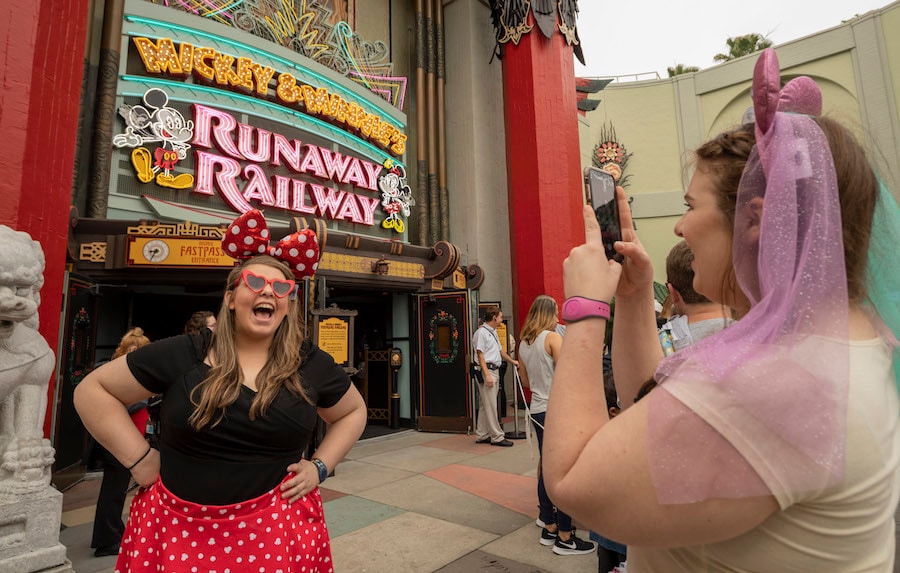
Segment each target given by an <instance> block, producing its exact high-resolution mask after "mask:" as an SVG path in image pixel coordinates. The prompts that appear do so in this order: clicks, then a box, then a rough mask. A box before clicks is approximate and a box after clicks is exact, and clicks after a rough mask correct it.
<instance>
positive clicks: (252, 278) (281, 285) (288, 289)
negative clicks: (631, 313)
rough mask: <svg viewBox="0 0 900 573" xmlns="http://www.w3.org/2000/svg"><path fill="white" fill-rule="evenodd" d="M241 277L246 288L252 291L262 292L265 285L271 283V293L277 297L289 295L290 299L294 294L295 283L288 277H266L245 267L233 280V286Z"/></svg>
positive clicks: (295, 289)
mask: <svg viewBox="0 0 900 573" xmlns="http://www.w3.org/2000/svg"><path fill="white" fill-rule="evenodd" d="M241 279H243V280H244V284H245V285H247V288H248V289H250V290H252V291H253V292H262V291H263V290H264V289H265V288H266V285H271V287H272V294H274V295H275V296H277V297H278V298H284V297H286V296H288V295H291V299H293V298H295V296H296V291H297V283H296V282H294V281H292V280H289V279H267V278H266V277H261V276H259V275H257V274H254V273H253V272H252V271H249V270H247V269H244V270H243V271H241V276H240V278H238V280H237V281H235V283H234V286H237V285H238V282H240V281H241Z"/></svg>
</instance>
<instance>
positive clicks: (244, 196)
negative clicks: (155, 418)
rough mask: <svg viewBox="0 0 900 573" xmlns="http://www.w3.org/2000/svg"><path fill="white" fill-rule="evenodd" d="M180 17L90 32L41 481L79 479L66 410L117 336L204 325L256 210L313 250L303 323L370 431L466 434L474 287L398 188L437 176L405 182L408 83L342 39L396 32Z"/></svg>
mask: <svg viewBox="0 0 900 573" xmlns="http://www.w3.org/2000/svg"><path fill="white" fill-rule="evenodd" d="M178 4H180V7H179V6H176V5H175V3H171V2H152V1H145V0H124V1H112V2H107V3H106V6H105V9H104V10H99V9H98V13H96V14H95V18H94V25H93V36H94V37H95V39H96V40H97V42H96V43H95V44H94V45H93V47H92V48H91V50H92V51H93V53H92V57H93V58H95V59H96V60H97V66H96V68H97V69H96V73H97V81H96V88H93V86H92V85H89V86H88V87H87V88H86V91H85V96H84V100H85V101H84V102H83V117H82V122H81V125H80V127H79V131H80V133H81V134H82V135H83V137H80V138H79V141H80V143H79V145H80V147H79V150H78V152H77V154H78V158H79V165H77V166H76V171H77V173H76V183H77V184H76V191H75V194H74V197H73V206H72V209H71V213H70V233H69V244H68V260H69V263H68V267H67V273H66V283H65V298H64V308H63V317H64V318H63V326H62V328H61V330H63V331H64V334H63V338H62V340H63V341H64V344H63V349H62V354H63V356H62V357H61V361H60V362H61V365H62V369H61V375H60V378H59V383H58V384H57V387H56V398H57V399H56V401H55V404H56V406H55V408H54V411H53V412H52V415H53V433H54V438H55V446H56V448H57V462H56V468H55V469H56V470H57V471H61V470H67V468H68V470H67V472H68V473H73V471H72V468H78V467H79V466H81V465H83V458H84V444H85V434H84V431H83V429H82V428H81V425H80V422H79V420H78V419H77V415H76V414H75V412H74V409H73V407H72V401H71V396H72V392H73V390H74V388H75V386H77V384H78V383H79V381H80V380H81V379H82V378H83V377H84V376H85V375H86V374H87V372H89V371H90V369H91V368H92V367H93V366H94V365H95V364H96V363H98V362H100V361H102V360H103V359H105V358H107V357H108V356H109V355H110V354H111V353H112V351H113V350H114V348H115V346H116V344H117V341H118V339H119V338H120V337H121V335H122V334H123V333H124V332H125V331H126V330H127V329H128V328H130V327H132V326H139V327H141V328H143V329H144V331H145V333H146V334H147V335H148V336H149V337H150V338H151V340H157V339H160V338H164V337H167V336H172V335H176V334H179V333H181V331H182V329H183V328H184V324H185V321H186V320H187V319H188V318H189V317H190V315H191V314H192V313H193V312H195V311H200V310H209V311H212V312H218V310H219V304H220V301H221V296H222V293H223V282H224V280H225V277H226V275H227V274H228V272H229V270H230V269H231V268H232V267H233V266H234V264H235V260H234V259H231V258H230V257H228V256H227V255H226V254H225V253H224V252H223V251H222V249H221V248H220V243H221V237H222V235H223V233H224V232H225V229H226V228H227V225H228V224H229V223H230V222H231V221H233V220H234V219H235V218H236V217H237V216H238V215H240V214H241V213H244V212H247V211H249V210H251V209H259V210H261V211H262V212H263V213H264V216H265V219H266V222H267V225H268V227H269V230H270V234H271V236H272V238H273V240H277V239H279V238H281V237H282V236H285V235H287V234H289V233H291V232H294V231H296V230H299V229H312V230H313V231H314V232H315V233H316V235H317V238H318V240H319V244H320V247H321V258H320V262H319V266H318V270H317V272H316V275H315V277H313V278H311V279H304V281H303V284H302V290H301V293H300V296H302V305H301V306H302V312H303V314H304V317H305V319H306V321H307V325H308V330H309V335H310V336H311V337H312V338H313V340H314V341H316V342H317V343H318V344H319V345H320V346H321V347H322V348H323V349H325V350H326V351H328V352H329V353H330V354H331V355H332V356H333V357H334V358H335V360H336V362H338V363H339V364H341V365H342V366H343V367H344V368H345V370H346V371H347V372H348V373H349V374H350V375H351V378H352V379H353V381H354V383H355V384H356V385H357V387H358V388H359V390H360V391H361V392H362V394H363V397H364V398H365V400H366V403H367V406H368V412H369V423H370V424H374V425H379V424H380V425H384V426H387V427H391V428H398V427H400V428H403V427H411V428H418V429H423V430H432V431H451V432H465V431H468V430H469V429H470V428H471V427H472V420H473V405H472V404H473V399H474V398H473V394H472V388H471V381H470V379H469V372H468V364H469V362H470V361H469V358H468V356H469V352H470V349H469V338H470V333H471V331H472V330H473V329H474V327H473V322H475V321H477V308H478V290H477V289H478V288H479V287H480V286H481V284H482V282H483V281H484V274H483V272H482V269H481V268H480V267H479V266H478V265H477V264H470V263H468V262H467V261H466V260H465V257H464V255H463V253H462V252H461V250H460V248H459V247H458V246H457V245H455V244H454V243H452V242H450V241H449V240H448V238H447V236H446V234H442V233H441V232H440V222H438V223H437V225H435V226H434V227H431V221H430V220H428V219H429V217H431V216H432V213H431V212H430V209H424V208H423V207H430V206H428V205H422V204H421V201H420V202H419V204H418V205H417V204H416V200H415V199H414V194H413V193H412V190H411V183H412V184H413V185H414V184H415V181H416V180H418V181H422V180H426V181H427V180H428V179H429V178H430V176H431V175H432V173H431V171H435V170H436V167H433V168H431V169H430V170H429V169H426V171H425V173H424V175H423V174H420V173H413V174H410V173H409V172H410V157H413V158H415V157H416V156H415V154H414V153H411V151H410V148H409V146H410V143H411V140H410V132H411V128H410V126H409V118H408V116H407V114H406V112H405V111H404V109H408V108H409V107H410V105H409V101H408V99H409V94H407V76H408V75H409V74H410V70H398V69H396V68H397V67H398V66H394V65H393V64H392V63H391V61H390V60H389V59H388V58H387V55H389V54H388V53H387V52H388V51H389V50H388V49H387V46H386V45H385V43H384V42H383V41H380V40H378V41H369V40H367V39H365V38H363V37H362V36H361V35H360V34H359V33H357V32H356V31H354V29H353V28H352V23H353V21H354V20H357V19H359V18H360V17H361V16H360V15H361V14H362V15H369V16H375V17H377V18H380V19H381V20H383V22H384V25H385V26H387V27H388V28H390V27H391V25H392V20H391V16H390V14H389V12H390V11H389V10H382V9H380V8H379V9H377V10H376V9H374V8H373V7H372V6H369V7H368V8H360V7H358V6H357V3H356V2H353V1H349V2H348V1H347V0H343V1H334V2H331V1H318V2H305V1H304V2H245V3H228V2H225V3H220V2H212V3H206V6H205V8H201V7H200V4H199V3H197V6H195V7H193V8H190V9H188V8H186V6H187V5H188V3H178ZM192 4H193V3H192ZM388 4H390V3H388ZM436 4H440V2H437V3H436ZM213 8H215V9H213ZM406 17H414V13H412V12H410V14H407V15H406ZM395 20H396V18H395ZM394 25H396V22H394ZM407 51H408V49H407ZM401 53H402V50H401ZM89 55H91V54H89ZM401 59H402V58H401ZM423 104H424V102H421V103H420V104H419V106H420V107H422V106H423ZM419 137H422V138H427V137H429V136H428V135H427V134H422V133H421V132H420V134H419ZM418 163H421V162H417V164H414V165H416V167H414V168H413V169H416V168H421V165H418ZM411 175H414V176H415V178H414V177H411ZM434 179H435V181H437V180H438V178H436V177H435V178H434ZM434 191H435V195H434V196H435V197H436V199H435V205H438V204H439V202H440V190H439V188H437V187H435V189H434ZM426 201H428V198H427V196H426ZM434 208H435V209H438V207H434ZM423 215H424V217H425V219H426V221H425V222H424V223H423V221H422V217H423ZM440 219H441V217H438V220H440ZM74 473H75V474H77V473H78V472H77V469H76V470H75V471H74ZM67 479H71V476H70V477H69V478H67Z"/></svg>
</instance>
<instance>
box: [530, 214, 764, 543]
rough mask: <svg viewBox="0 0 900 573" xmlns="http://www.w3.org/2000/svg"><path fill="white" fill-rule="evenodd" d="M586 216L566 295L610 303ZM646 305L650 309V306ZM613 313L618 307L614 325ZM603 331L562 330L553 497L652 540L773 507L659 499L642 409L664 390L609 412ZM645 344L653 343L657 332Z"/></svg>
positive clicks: (584, 519)
mask: <svg viewBox="0 0 900 573" xmlns="http://www.w3.org/2000/svg"><path fill="white" fill-rule="evenodd" d="M584 222H585V244H584V245H582V246H580V247H576V248H575V249H573V250H572V252H571V253H570V255H569V257H568V258H567V259H566V261H565V263H564V279H565V291H566V296H567V297H568V296H584V297H588V298H592V299H596V300H604V301H605V300H609V298H610V297H611V296H612V295H613V293H615V292H616V289H617V285H620V276H621V275H622V266H621V265H619V264H618V263H616V262H614V261H607V260H606V256H605V254H604V249H603V245H602V242H601V240H600V229H599V227H598V225H597V222H596V219H595V217H594V214H593V212H592V211H591V209H590V208H585V211H584ZM626 264H627V263H626ZM620 290H621V289H620ZM629 294H631V293H629ZM616 306H617V307H618V300H617V305H616ZM646 306H647V307H648V308H650V310H651V312H652V304H649V302H648V304H647V305H646ZM620 320H623V318H622V316H621V315H620V314H619V308H616V322H617V323H618V322H619V321H620ZM626 320H627V319H626ZM605 329H606V320H604V319H601V318H589V319H585V320H581V321H578V322H575V323H572V324H570V325H569V326H568V327H567V329H566V335H565V336H564V337H563V341H562V350H561V353H560V358H559V361H558V363H557V365H556V371H555V373H554V376H553V385H552V387H551V390H550V400H549V403H548V406H547V418H546V425H545V427H546V430H545V433H544V449H543V455H542V464H543V472H544V482H545V483H546V485H547V490H548V493H549V494H550V498H551V499H552V500H553V501H554V503H555V504H556V505H557V506H559V507H560V509H562V510H563V511H565V512H566V513H569V514H570V515H572V517H574V518H575V519H577V520H578V521H579V522H581V523H582V524H584V525H585V526H588V527H591V528H592V529H594V530H595V531H598V532H599V533H601V534H603V535H606V536H607V537H610V538H612V539H617V540H619V541H621V542H623V543H627V544H628V545H632V544H634V545H646V546H657V547H659V546H684V545H693V544H702V543H710V542H714V541H721V540H724V539H728V538H731V537H734V536H736V535H739V534H740V533H743V532H745V531H747V530H748V529H750V528H752V527H755V526H756V525H758V524H759V523H761V522H762V521H763V520H765V519H766V517H768V516H769V515H771V514H772V513H773V512H774V511H776V510H777V509H778V505H777V503H776V502H775V500H774V498H772V497H770V496H764V497H756V498H742V499H728V500H719V499H713V500H709V501H704V502H700V503H694V504H680V505H661V504H660V503H659V502H658V501H657V496H656V488H655V487H654V484H653V480H652V478H651V473H650V464H649V461H648V452H647V424H648V411H649V402H651V401H652V400H653V399H654V398H655V399H663V398H665V397H666V396H667V393H666V394H665V395H656V396H654V395H653V394H651V396H650V398H649V399H645V400H642V401H641V402H639V403H637V404H635V405H634V406H633V407H631V408H629V409H628V410H626V411H625V412H624V413H622V414H620V415H619V416H616V418H615V419H614V420H610V419H609V410H608V409H607V404H606V399H605V396H604V392H603V374H602V372H603V359H602V349H603V338H604V336H603V335H604V332H605ZM653 342H654V344H655V345H656V346H657V347H658V346H659V342H658V340H657V339H656V338H655V337H654V339H653ZM619 343H621V341H619ZM617 382H618V381H617ZM658 392H660V393H664V391H663V390H658ZM668 399H670V400H672V399H674V398H668ZM685 415H686V416H688V415H691V414H685ZM671 427H672V428H674V430H673V431H678V429H679V428H681V427H682V425H680V424H678V423H676V422H672V424H671ZM611 459H614V460H615V463H611V462H610V460H611Z"/></svg>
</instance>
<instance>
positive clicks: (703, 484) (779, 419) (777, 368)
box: [648, 50, 849, 503]
mask: <svg viewBox="0 0 900 573" xmlns="http://www.w3.org/2000/svg"><path fill="white" fill-rule="evenodd" d="M806 80H808V78H806V79H805V80H804V81H802V82H797V83H794V82H792V85H791V87H790V88H789V89H786V90H785V91H786V92H788V93H787V96H785V94H784V93H783V92H780V90H779V88H780V77H779V68H778V61H777V58H776V56H775V52H774V51H773V50H766V51H765V52H763V53H762V55H761V56H760V58H759V60H758V61H757V64H756V68H755V71H754V75H753V105H754V112H755V122H756V126H755V130H756V141H757V144H756V148H755V149H754V151H753V152H752V154H751V156H750V159H749V161H748V162H747V165H746V167H745V169H744V173H743V176H742V179H741V183H740V187H739V190H738V198H737V205H736V213H735V223H734V229H735V231H734V241H733V264H734V269H735V275H736V277H737V280H738V284H739V285H740V288H741V289H742V290H743V292H744V293H745V294H746V295H747V296H748V297H749V298H750V300H751V305H752V306H751V309H750V311H749V312H748V313H747V315H746V316H745V317H744V318H742V319H741V320H740V321H738V322H737V323H736V324H734V325H733V326H731V327H729V328H727V329H725V330H723V331H721V332H719V333H718V334H716V335H714V336H711V337H709V338H706V339H704V340H702V341H701V342H699V343H697V344H695V345H693V346H691V347H689V348H686V349H684V350H681V351H679V352H677V353H675V354H674V355H672V356H670V357H668V358H666V359H665V360H663V361H662V362H661V363H660V365H659V368H658V370H657V372H656V379H657V381H658V382H660V386H659V387H658V388H657V389H656V390H655V391H654V392H653V393H651V394H650V396H649V399H650V404H649V407H650V411H649V428H648V448H649V457H650V466H651V473H652V476H653V480H654V485H655V486H656V490H657V496H658V498H659V501H660V502H661V503H691V502H696V501H701V500H705V499H709V498H716V497H719V498H723V497H724V498H734V497H748V496H757V495H770V494H771V495H776V496H781V495H784V496H794V495H797V494H802V493H807V492H808V493H813V492H817V491H821V490H822V489H823V488H825V487H827V486H829V485H833V484H835V483H837V482H839V481H840V480H841V478H842V476H843V467H844V447H845V441H846V416H847V391H848V390H847V388H848V368H849V366H848V363H849V347H848V316H847V315H848V296H847V279H846V271H845V268H844V253H843V242H842V233H841V213H840V204H839V201H838V186H837V179H836V176H835V168H834V163H833V160H832V156H831V152H830V150H829V146H828V142H827V140H826V137H825V135H824V133H823V132H822V131H821V129H820V128H819V127H818V125H817V124H816V123H815V122H814V121H813V119H812V118H810V117H809V116H807V115H801V114H798V113H788V112H786V111H783V110H785V109H788V110H790V111H791V112H796V111H807V110H809V111H812V112H813V113H818V111H819V110H820V109H821V95H820V94H819V91H818V88H817V87H816V86H815V83H814V82H812V80H808V81H806ZM813 92H814V93H813ZM780 96H781V102H782V103H781V108H779V98H780ZM816 102H818V103H816ZM816 106H817V107H818V109H815V108H816ZM760 202H762V205H763V208H762V210H761V215H760V214H759V213H760V212H759V210H758V209H756V211H754V206H756V207H758V204H759V203H760ZM754 212H755V213H756V215H757V216H761V220H760V222H759V223H758V225H754V218H753V214H754Z"/></svg>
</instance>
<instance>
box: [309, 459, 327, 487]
mask: <svg viewBox="0 0 900 573" xmlns="http://www.w3.org/2000/svg"><path fill="white" fill-rule="evenodd" d="M309 461H311V462H312V463H313V465H314V466H316V469H317V470H318V471H319V483H322V482H323V481H325V479H326V478H327V477H328V466H326V465H325V462H323V461H322V460H320V459H319V458H313V459H311V460H309Z"/></svg>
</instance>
